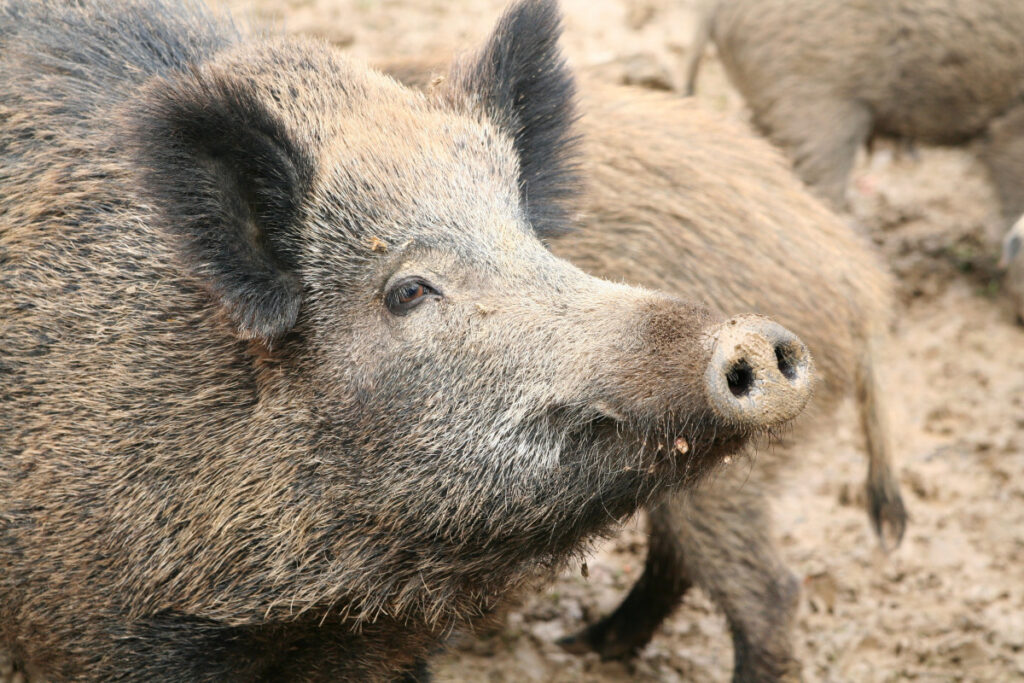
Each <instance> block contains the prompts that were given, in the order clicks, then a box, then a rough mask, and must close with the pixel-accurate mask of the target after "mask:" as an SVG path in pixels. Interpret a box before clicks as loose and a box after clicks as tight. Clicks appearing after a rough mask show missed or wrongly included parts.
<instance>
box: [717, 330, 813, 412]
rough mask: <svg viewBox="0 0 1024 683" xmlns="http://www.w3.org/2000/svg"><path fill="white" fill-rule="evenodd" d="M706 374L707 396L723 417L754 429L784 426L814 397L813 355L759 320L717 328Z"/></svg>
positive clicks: (788, 335)
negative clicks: (812, 395)
mask: <svg viewBox="0 0 1024 683" xmlns="http://www.w3.org/2000/svg"><path fill="white" fill-rule="evenodd" d="M713 335H714V336H713V340H714V341H713V347H712V355H711V359H710V362H709V364H708V369H707V371H706V373H705V377H706V381H707V384H706V390H707V396H708V398H709V399H710V401H711V406H712V408H713V409H714V410H715V412H716V413H718V415H719V416H721V417H723V418H725V419H727V420H729V421H731V422H733V423H734V424H735V423H740V424H746V425H749V426H752V427H771V426H773V425H779V424H782V423H784V422H786V421H788V420H790V419H792V418H794V417H796V415H797V414H799V413H800V411H801V410H803V408H804V406H805V405H807V401H808V400H809V399H810V395H811V383H812V379H813V376H814V372H813V364H812V361H811V356H810V354H809V353H808V352H807V347H806V346H804V343H803V342H802V341H800V339H799V337H797V336H796V335H795V334H793V333H792V332H790V331H789V330H787V329H786V328H784V327H782V326H781V325H779V324H778V323H776V322H773V321H771V320H769V319H767V318H762V317H759V316H738V317H736V318H733V319H732V320H730V321H727V322H726V323H723V324H722V325H720V326H718V328H717V329H716V330H715V331H714V333H713Z"/></svg>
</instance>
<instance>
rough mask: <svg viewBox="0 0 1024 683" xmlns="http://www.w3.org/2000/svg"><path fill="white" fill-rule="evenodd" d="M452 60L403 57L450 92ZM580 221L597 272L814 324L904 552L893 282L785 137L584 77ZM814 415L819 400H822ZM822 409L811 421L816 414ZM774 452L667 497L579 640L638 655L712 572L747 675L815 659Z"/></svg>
mask: <svg viewBox="0 0 1024 683" xmlns="http://www.w3.org/2000/svg"><path fill="white" fill-rule="evenodd" d="M440 63H441V58H440V57H439V56H437V55H434V56H431V57H430V58H428V59H427V60H423V61H419V62H417V61H415V60H413V61H401V62H399V61H395V62H390V63H386V64H385V65H384V68H385V70H387V71H388V72H389V73H392V74H394V75H396V76H397V77H399V78H401V79H403V80H404V81H405V82H408V83H411V84H415V85H417V86H419V87H428V88H429V87H439V81H438V73H439V67H438V65H439V64H440ZM580 110H581V112H582V118H581V122H580V127H579V130H580V132H581V134H582V136H583V155H582V165H581V169H580V170H581V173H582V175H583V178H584V181H585V183H586V185H587V188H588V191H587V192H586V194H585V195H584V196H583V203H582V204H581V205H580V211H581V213H580V216H579V218H578V220H579V222H580V226H579V228H578V229H577V230H575V231H573V232H571V233H569V234H568V235H567V236H565V237H555V238H554V239H551V240H549V244H550V245H551V248H552V250H553V251H554V253H555V254H557V255H559V256H562V257H564V258H566V259H568V260H570V261H572V262H573V263H575V264H576V265H578V266H580V267H581V268H583V269H584V270H586V271H587V272H590V273H593V274H597V275H600V276H601V277H606V278H608V279H611V280H616V281H624V282H627V283H631V284H638V285H642V286H644V287H650V288H652V289H658V290H661V291H665V292H669V293H672V294H676V295H680V296H684V297H690V298H695V299H699V300H702V301H704V302H705V303H706V304H707V305H709V306H710V308H712V310H716V311H718V312H720V313H723V314H728V313H730V312H733V311H741V310H754V311H759V312H762V313H765V314H770V315H772V316H773V317H774V318H776V319H778V320H780V321H782V322H783V323H784V324H785V325H786V326H788V327H789V328H791V329H794V330H797V331H798V333H799V334H800V335H801V337H802V339H804V340H805V342H806V343H807V345H808V348H809V349H810V350H811V353H812V354H813V355H814V358H815V370H816V373H817V376H818V378H819V384H818V385H817V388H816V393H815V399H814V401H813V403H812V406H813V411H814V412H816V413H818V414H819V415H824V414H827V413H829V412H831V411H832V410H833V409H834V407H835V405H836V403H837V401H838V400H839V399H840V398H842V397H844V396H849V395H853V396H854V397H855V399H856V403H857V406H858V409H859V415H860V419H861V424H862V430H863V433H864V438H865V445H866V448H867V452H868V476H867V481H866V486H865V488H866V494H867V496H866V500H867V503H868V513H869V517H870V519H871V522H872V525H873V527H874V528H875V530H876V532H877V533H878V534H879V535H880V537H881V538H882V540H883V543H884V544H885V545H887V546H888V547H892V546H894V545H896V544H898V543H899V542H900V540H901V538H902V536H903V533H904V529H905V526H906V519H907V517H906V511H905V509H904V506H903V501H902V497H901V495H900V492H899V485H898V482H897V480H896V477H895V475H894V473H893V471H892V465H891V453H890V451H891V446H890V439H889V425H888V424H887V421H886V415H887V411H886V407H885V405H884V384H883V382H882V379H881V378H880V377H879V376H878V375H879V370H878V368H877V367H876V362H875V359H876V358H877V357H878V356H879V354H881V353H884V352H885V347H886V344H887V339H888V336H889V324H890V321H891V307H892V303H893V300H892V282H891V278H890V276H889V274H888V273H887V272H886V271H885V269H884V268H883V267H882V266H881V264H880V262H879V259H878V258H877V256H876V255H875V253H874V252H873V250H872V249H871V248H870V247H869V246H868V245H867V244H865V243H864V241H863V240H862V239H860V238H859V237H858V236H857V235H856V234H855V231H854V230H852V229H851V228H850V227H849V226H847V225H845V224H844V223H843V222H842V221H841V220H840V219H839V218H838V217H837V216H836V215H835V214H834V213H832V212H831V211H830V210H828V209H827V208H826V207H825V206H824V205H823V204H822V203H821V202H820V201H819V200H817V199H815V198H814V197H812V196H811V195H810V193H808V192H807V190H806V189H804V188H803V187H802V186H801V184H800V182H799V181H798V180H797V179H796V178H795V177H793V175H792V173H790V172H789V170H788V168H787V163H786V162H785V160H784V159H783V158H782V157H781V155H780V154H779V153H778V152H776V151H775V150H774V149H772V148H771V146H770V145H768V144H767V143H765V142H764V141H762V140H760V139H759V138H757V137H756V136H755V135H753V134H752V132H751V131H750V130H748V129H747V128H745V127H744V126H742V125H739V124H736V123H730V122H727V121H724V120H722V118H721V117H719V116H715V115H713V114H710V113H707V112H705V111H704V110H702V109H701V107H700V106H699V105H697V104H696V103H694V102H692V101H689V100H682V101H680V100H677V99H675V98H672V97H669V96H667V95H663V94H658V93H651V92H648V91H644V90H640V89H629V88H616V87H608V86H602V85H599V84H598V83H596V82H593V81H592V80H590V81H587V82H586V83H585V85H584V87H583V88H582V97H581V102H580ZM809 412H810V411H809ZM807 420H808V418H807V416H805V417H803V418H801V423H805V422H807ZM798 440H799V439H798V436H797V435H790V436H789V437H788V438H787V439H786V441H787V442H789V444H788V447H787V448H785V449H778V448H775V449H772V450H771V451H770V452H763V453H760V454H758V455H757V457H756V462H755V464H754V466H753V469H752V470H750V469H748V468H747V467H745V466H743V465H737V466H734V467H732V468H730V469H728V470H726V471H725V472H724V473H720V474H718V475H716V477H715V479H714V480H713V481H712V482H711V483H709V484H705V485H704V486H702V487H700V488H699V489H698V490H697V491H694V492H690V493H689V494H687V495H685V496H675V497H672V498H671V499H669V500H668V501H666V502H664V503H660V504H658V505H655V506H654V507H652V508H651V509H650V510H649V512H650V525H651V526H650V531H651V535H650V547H649V550H648V553H649V554H648V560H647V564H646V568H645V573H644V575H643V576H642V577H641V579H640V580H639V582H638V583H637V585H636V586H635V587H634V588H633V590H632V592H631V593H630V595H629V596H628V597H627V598H626V600H625V601H624V602H623V604H622V605H621V606H620V607H619V608H618V609H617V610H616V612H615V613H614V614H612V615H610V616H609V617H608V618H606V619H605V620H603V621H602V622H601V623H598V624H595V625H594V626H592V627H590V628H589V629H587V630H586V631H584V632H583V633H581V634H579V635H578V636H576V637H575V638H570V639H568V640H567V642H566V645H567V646H568V647H569V648H570V649H573V650H576V651H579V650H580V649H587V648H593V649H596V650H598V651H599V652H601V653H602V654H603V655H604V656H609V657H618V656H628V655H630V654H632V653H633V652H635V651H636V650H637V649H639V648H640V647H642V646H643V645H645V644H646V643H647V642H648V640H649V639H650V638H651V636H652V635H653V633H654V631H655V629H656V628H657V627H658V625H659V624H660V623H661V621H662V620H663V619H664V618H665V617H666V616H667V615H668V614H669V613H671V611H672V610H673V609H674V608H675V606H676V605H677V604H678V601H679V600H680V599H681V598H682V595H683V593H685V591H686V590H687V589H688V588H689V587H690V586H692V585H694V584H696V585H699V586H701V587H702V588H703V589H705V590H706V591H707V592H708V593H709V594H710V595H711V597H712V598H713V599H714V600H715V602H716V603H717V604H718V605H719V606H720V607H721V608H722V609H723V611H724V612H725V613H726V615H727V617H728V619H729V623H730V627H731V629H732V632H733V641H734V645H735V651H736V668H735V677H736V679H737V680H761V679H773V678H778V677H783V676H786V675H790V674H795V673H796V672H798V671H799V663H798V662H796V661H795V660H794V659H793V653H792V634H791V630H792V628H791V627H792V620H793V615H794V612H795V609H796V601H797V596H798V594H799V587H798V584H797V582H796V580H795V578H794V577H793V576H792V574H791V573H790V572H789V570H788V569H787V568H786V567H785V565H784V564H783V563H782V560H781V558H780V557H779V554H778V551H777V550H776V546H775V541H774V539H773V536H772V530H771V527H770V515H769V510H768V505H767V496H768V495H769V493H768V492H769V491H770V488H771V486H770V485H771V482H772V481H773V480H774V479H775V478H776V477H777V476H778V472H779V471H780V470H788V469H792V468H793V466H794V465H795V464H796V463H795V462H794V460H793V459H792V458H790V457H779V455H776V454H780V455H781V454H786V453H789V452H791V451H793V450H794V449H795V448H796V447H797V446H796V444H797V442H798Z"/></svg>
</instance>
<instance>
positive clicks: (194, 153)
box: [131, 72, 314, 344]
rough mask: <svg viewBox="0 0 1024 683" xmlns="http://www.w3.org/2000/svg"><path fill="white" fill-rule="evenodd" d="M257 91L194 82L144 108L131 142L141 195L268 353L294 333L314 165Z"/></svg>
mask: <svg viewBox="0 0 1024 683" xmlns="http://www.w3.org/2000/svg"><path fill="white" fill-rule="evenodd" d="M257 93H258V90H257V88H256V87H255V85H254V84H253V83H251V82H245V81H243V80H242V79H233V78H231V77H225V76H218V75H215V74H209V73H203V74H200V73H198V72H194V73H192V74H189V75H188V76H187V77H186V76H183V77H182V78H180V79H179V80H177V81H173V82H171V81H162V82H161V83H159V85H158V86H157V87H153V88H152V89H150V90H149V91H148V94H147V95H146V96H145V97H144V98H143V102H144V103H145V104H144V105H142V107H141V108H140V110H139V111H138V112H136V114H137V116H136V118H135V120H134V129H133V131H132V140H131V142H132V143H134V147H135V152H136V155H135V156H136V158H138V159H139V160H140V162H141V167H142V180H143V183H142V184H143V192H144V193H145V194H146V195H147V197H148V199H149V200H150V201H151V202H152V203H153V204H154V206H155V208H156V210H157V212H158V214H159V216H158V220H159V221H160V223H161V225H162V227H164V228H165V229H166V230H168V231H169V232H171V233H172V235H173V236H174V237H175V239H176V240H177V241H179V242H180V244H181V247H182V249H183V252H184V255H185V258H186V262H187V263H188V265H189V266H190V267H191V268H192V271H193V275H194V276H196V277H197V278H198V279H199V281H200V282H201V283H202V284H203V285H204V286H205V287H206V288H207V289H208V290H209V291H210V292H211V294H212V295H213V297H214V298H215V299H216V300H217V302H218V303H219V304H220V306H221V308H222V310H223V311H224V313H225V314H226V315H227V317H228V318H229V319H230V320H231V322H232V323H233V324H234V326H235V330H236V333H237V334H238V336H239V337H241V338H244V339H257V340H260V341H262V342H264V343H266V344H270V343H271V342H272V341H273V340H274V339H276V338H278V337H280V336H282V335H283V334H285V333H286V332H287V331H288V330H289V329H291V328H292V326H293V325H294V324H295V321H296V318H297V316H298V312H299V305H300V304H301V301H302V287H301V283H300V281H299V278H298V277H297V276H296V274H295V272H294V270H293V268H292V266H293V263H294V255H295V252H296V248H295V247H296V240H297V239H298V235H297V234H296V233H297V231H296V230H295V227H296V226H295V224H296V220H297V215H298V212H299V205H300V202H301V201H302V199H303V197H304V195H305V193H306V191H307V190H308V188H309V185H310V182H311V180H312V175H313V168H314V167H313V162H312V155H311V154H310V153H309V152H308V151H307V150H306V149H304V148H303V147H302V146H301V145H300V144H299V143H298V142H297V141H296V140H295V139H294V137H293V136H292V135H291V134H290V132H289V131H288V130H287V129H286V127H285V125H284V123H283V122H282V121H280V120H279V119H278V118H277V117H276V116H274V115H273V114H272V113H271V112H270V111H268V109H267V107H266V106H265V105H264V104H263V102H262V101H261V100H260V98H259V96H258V94H257Z"/></svg>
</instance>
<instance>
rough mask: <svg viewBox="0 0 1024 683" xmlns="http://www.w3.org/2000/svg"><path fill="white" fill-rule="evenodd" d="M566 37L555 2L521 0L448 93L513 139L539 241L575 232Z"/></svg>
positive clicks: (455, 75)
mask: <svg viewBox="0 0 1024 683" xmlns="http://www.w3.org/2000/svg"><path fill="white" fill-rule="evenodd" d="M561 33H562V21H561V15H560V13H559V11H558V6H557V3H556V2H555V1H554V0H520V1H519V2H517V3H515V4H514V5H512V6H511V7H510V8H509V9H508V10H507V11H506V12H505V14H504V16H502V18H501V20H500V21H499V22H498V25H497V27H496V28H495V29H494V31H493V33H492V34H491V36H490V38H489V39H488V40H487V42H486V43H485V44H484V46H483V48H482V49H481V50H480V51H479V52H477V53H476V54H475V55H472V56H471V57H468V58H464V59H461V60H458V61H456V63H455V64H454V65H453V66H452V70H451V74H450V75H449V78H448V79H447V80H448V85H447V88H450V89H452V90H451V91H452V92H453V93H456V94H461V95H462V96H465V97H467V98H468V99H469V101H470V102H479V103H480V104H481V105H482V106H483V108H484V111H485V113H486V114H487V116H488V117H489V118H490V119H491V120H493V121H494V122H495V123H496V124H497V125H498V126H500V127H502V128H503V129H504V130H505V131H506V132H507V133H508V134H509V135H510V136H511V137H512V141H513V143H514V146H515V151H516V153H517V154H518V156H519V168H520V181H519V186H520V195H521V197H522V201H523V205H524V207H525V208H526V212H527V217H528V218H529V220H530V222H531V223H532V225H533V227H534V230H536V231H537V233H538V235H540V236H548V235H556V234H559V233H562V232H565V231H566V230H567V229H568V223H569V220H568V219H569V214H570V211H571V209H572V202H571V200H572V198H573V196H574V195H575V194H576V192H577V191H578V186H579V180H578V174H577V164H576V157H575V155H576V151H577V147H578V139H577V137H576V136H575V135H574V133H573V123H574V122H575V120H576V113H575V102H574V100H575V95H576V85H575V81H574V79H573V76H572V73H571V72H570V71H569V69H568V67H567V65H566V62H565V58H564V57H563V56H562V52H561V50H560V49H559V47H558V39H559V36H560V35H561Z"/></svg>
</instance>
